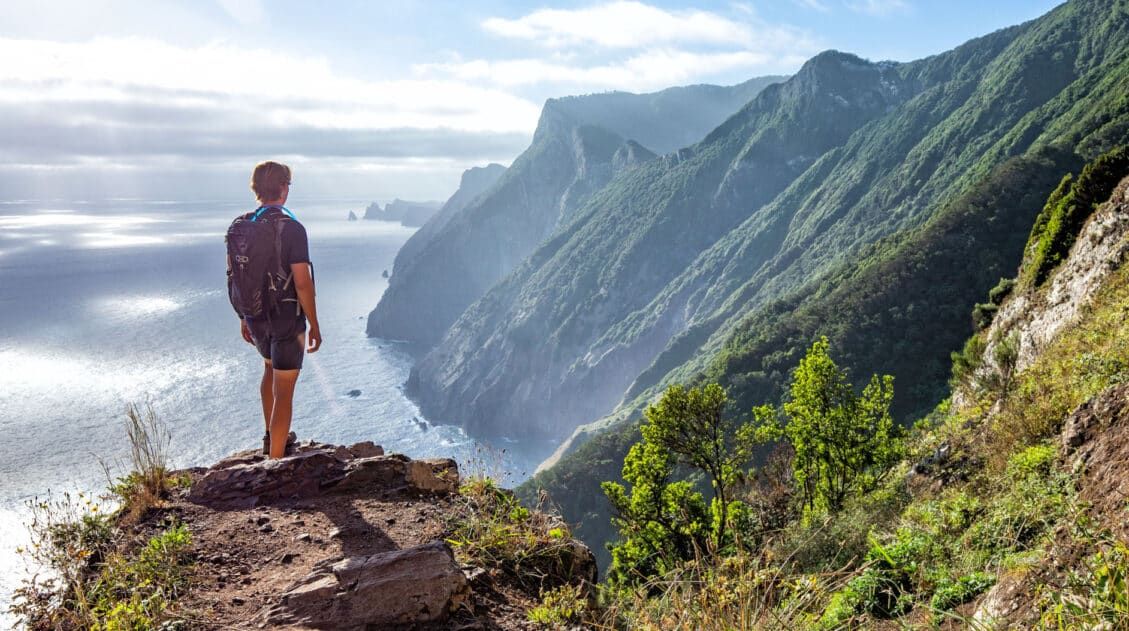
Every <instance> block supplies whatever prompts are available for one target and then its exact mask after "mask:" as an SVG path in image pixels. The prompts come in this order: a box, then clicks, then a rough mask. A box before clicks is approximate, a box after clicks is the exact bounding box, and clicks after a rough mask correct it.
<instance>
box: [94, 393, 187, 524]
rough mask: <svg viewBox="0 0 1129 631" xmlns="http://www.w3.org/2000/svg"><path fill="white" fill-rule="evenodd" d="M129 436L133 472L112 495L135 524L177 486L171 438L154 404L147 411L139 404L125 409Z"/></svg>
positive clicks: (117, 484)
mask: <svg viewBox="0 0 1129 631" xmlns="http://www.w3.org/2000/svg"><path fill="white" fill-rule="evenodd" d="M125 425H126V435H127V436H128V437H129V446H130V463H129V464H130V469H129V473H128V474H126V475H125V476H123V477H120V478H118V479H117V481H115V482H114V483H112V484H111V485H110V493H111V494H112V495H113V496H115V497H116V498H117V499H118V501H119V502H120V505H121V508H120V510H121V512H122V513H123V514H126V515H128V517H129V519H130V520H131V521H136V520H137V519H138V518H140V517H141V516H142V515H143V514H144V513H145V512H146V511H148V510H149V509H150V508H153V507H155V506H158V505H159V504H160V503H161V501H162V498H164V497H165V495H166V494H167V492H168V489H169V488H170V487H171V486H173V485H175V484H178V483H179V481H178V480H174V479H172V478H171V477H170V476H169V473H168V446H169V442H170V439H171V436H170V434H169V431H168V427H167V426H166V425H165V424H164V422H163V421H161V419H160V417H159V416H158V415H157V413H156V411H155V410H154V409H153V406H152V404H148V403H147V404H146V405H145V409H144V411H143V410H142V409H141V408H140V407H138V406H137V405H136V404H133V403H131V404H129V405H128V406H127V407H126V424H125Z"/></svg>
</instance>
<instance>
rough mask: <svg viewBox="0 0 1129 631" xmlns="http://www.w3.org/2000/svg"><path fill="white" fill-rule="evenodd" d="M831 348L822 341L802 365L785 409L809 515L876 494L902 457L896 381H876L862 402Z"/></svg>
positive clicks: (785, 432) (787, 431) (794, 463)
mask: <svg viewBox="0 0 1129 631" xmlns="http://www.w3.org/2000/svg"><path fill="white" fill-rule="evenodd" d="M828 346H829V344H828V342H827V338H826V337H824V338H821V339H820V340H819V341H817V342H816V343H815V344H813V345H812V347H811V349H810V350H809V351H808V353H807V356H805V357H804V358H803V359H802V360H800V364H799V366H797V367H796V371H795V373H794V374H793V377H792V384H791V387H790V389H789V397H788V400H787V401H786V402H785V403H784V407H783V411H784V416H785V419H786V422H787V425H786V426H785V427H784V429H783V431H782V433H783V435H784V436H785V437H787V439H788V441H789V442H790V443H791V444H792V447H793V449H795V456H794V458H793V461H792V467H793V475H794V477H795V480H796V485H797V490H798V491H799V494H800V497H801V499H802V501H803V504H804V509H805V511H806V512H807V513H808V514H809V515H811V514H814V513H820V512H824V511H837V510H839V509H840V508H842V506H843V502H844V501H845V500H846V499H847V497H848V496H849V495H850V494H851V493H853V492H859V493H865V492H867V491H870V490H872V489H873V488H874V487H875V486H877V484H878V483H879V482H880V481H881V479H882V477H883V476H885V474H886V472H887V471H888V470H889V468H890V467H891V466H892V465H893V464H894V463H895V462H897V460H898V458H899V457H900V456H901V442H900V440H899V435H900V431H899V429H900V428H898V427H897V426H895V425H894V421H893V418H892V417H891V416H890V403H891V402H892V401H893V397H894V378H893V377H891V376H889V375H886V376H884V377H881V378H880V377H878V375H874V376H872V377H871V379H870V383H869V384H868V385H867V386H866V388H864V389H863V392H862V396H858V395H856V394H855V392H854V388H853V387H852V386H851V383H850V382H849V381H848V380H847V375H846V372H844V371H843V370H841V369H840V368H839V367H838V366H837V365H836V364H835V362H834V361H833V360H832V359H831V356H830V355H829V354H828ZM757 416H758V417H759V418H762V419H763V418H766V417H767V412H766V411H765V410H763V409H761V410H758V414H757ZM762 422H763V421H762Z"/></svg>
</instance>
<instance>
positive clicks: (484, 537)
mask: <svg viewBox="0 0 1129 631" xmlns="http://www.w3.org/2000/svg"><path fill="white" fill-rule="evenodd" d="M459 493H460V495H459V497H460V498H461V499H462V500H463V501H465V502H466V505H465V506H464V507H463V509H462V510H460V511H458V512H457V513H456V514H454V515H452V516H451V518H450V524H449V528H450V530H451V535H450V536H449V537H448V539H447V542H448V543H450V544H451V546H452V547H453V548H454V550H455V553H456V555H457V556H458V558H459V559H460V560H461V561H464V562H468V563H473V564H475V565H478V566H480V567H491V568H499V569H500V570H501V571H502V572H504V573H505V574H506V575H507V576H508V577H509V578H510V579H512V580H515V581H517V582H518V583H519V584H521V585H523V586H526V587H532V588H537V589H541V590H548V589H552V588H556V587H560V586H562V585H566V584H570V581H573V580H574V578H575V577H576V576H578V574H579V573H578V571H577V566H578V565H579V563H580V559H579V558H578V557H577V550H576V548H575V547H574V546H573V544H572V533H571V532H570V530H569V528H568V525H567V524H566V523H565V522H564V521H562V520H561V519H560V518H559V517H555V516H553V515H550V514H548V513H544V512H541V511H531V510H530V509H528V508H526V507H525V506H522V505H521V502H519V501H518V500H517V497H516V496H515V495H514V494H513V493H512V492H511V491H508V490H506V489H503V488H500V487H499V486H498V485H497V484H496V483H495V482H494V481H493V480H492V479H491V478H486V477H478V478H471V479H469V480H468V481H467V482H466V483H465V484H464V485H463V486H462V487H461V488H460V489H459Z"/></svg>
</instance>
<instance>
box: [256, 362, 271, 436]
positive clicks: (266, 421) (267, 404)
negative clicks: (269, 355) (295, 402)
mask: <svg viewBox="0 0 1129 631" xmlns="http://www.w3.org/2000/svg"><path fill="white" fill-rule="evenodd" d="M259 395H260V396H261V397H262V399H263V427H264V429H263V433H265V434H269V433H270V415H271V411H272V410H274V371H273V370H272V369H271V365H270V360H269V359H267V360H264V362H263V380H262V382H261V383H260V384H259Z"/></svg>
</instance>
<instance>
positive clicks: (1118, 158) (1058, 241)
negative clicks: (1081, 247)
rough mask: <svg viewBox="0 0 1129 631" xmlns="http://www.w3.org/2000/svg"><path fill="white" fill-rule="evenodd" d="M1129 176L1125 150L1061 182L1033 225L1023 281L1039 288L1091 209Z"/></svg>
mask: <svg viewBox="0 0 1129 631" xmlns="http://www.w3.org/2000/svg"><path fill="white" fill-rule="evenodd" d="M1127 173H1129V146H1125V145H1123V146H1120V147H1115V148H1113V149H1110V150H1109V151H1107V152H1106V153H1104V154H1102V155H1101V156H1099V157H1098V158H1097V159H1095V160H1094V161H1093V162H1091V163H1089V164H1087V165H1086V167H1085V168H1083V169H1082V173H1081V174H1079V176H1078V179H1077V180H1074V179H1072V178H1069V177H1066V178H1063V180H1062V182H1061V183H1060V184H1059V187H1058V188H1057V189H1055V191H1054V193H1052V194H1051V196H1050V198H1049V199H1048V200H1047V205H1046V206H1044V207H1043V211H1042V212H1041V213H1040V214H1039V217H1038V218H1037V219H1036V221H1035V226H1034V228H1032V231H1031V235H1030V237H1028V247H1029V248H1030V249H1031V250H1032V252H1033V253H1032V258H1031V261H1029V262H1028V263H1027V265H1026V266H1025V271H1026V275H1025V280H1026V281H1027V282H1028V283H1030V284H1033V285H1035V286H1038V285H1041V284H1042V283H1043V281H1045V280H1046V279H1047V277H1048V276H1049V275H1050V273H1051V271H1052V270H1054V268H1055V267H1056V266H1058V264H1059V263H1060V262H1062V260H1063V259H1064V258H1065V257H1066V255H1067V253H1068V252H1069V251H1070V246H1072V245H1073V244H1074V240H1075V238H1077V236H1078V232H1079V231H1080V230H1081V229H1082V225H1083V224H1084V223H1085V222H1086V219H1088V218H1089V217H1090V215H1091V213H1093V211H1094V208H1095V207H1096V206H1097V205H1098V204H1100V203H1102V202H1104V201H1106V200H1107V199H1109V195H1110V193H1111V192H1112V191H1113V188H1114V187H1115V186H1116V185H1117V183H1118V182H1120V181H1121V179H1122V178H1123V177H1125V175H1126V174H1127Z"/></svg>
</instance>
